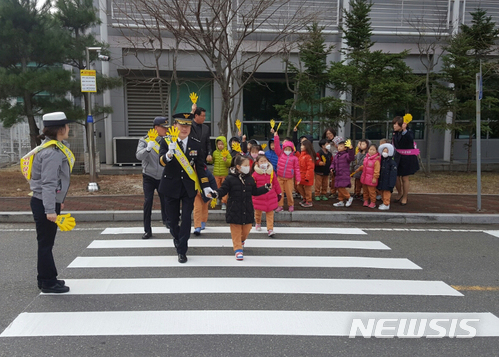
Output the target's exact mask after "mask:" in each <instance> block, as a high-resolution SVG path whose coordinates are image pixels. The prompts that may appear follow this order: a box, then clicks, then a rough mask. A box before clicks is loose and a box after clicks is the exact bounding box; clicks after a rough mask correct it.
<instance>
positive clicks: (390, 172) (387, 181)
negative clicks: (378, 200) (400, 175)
mask: <svg viewBox="0 0 499 357" xmlns="http://www.w3.org/2000/svg"><path fill="white" fill-rule="evenodd" d="M394 151H395V148H394V147H393V145H392V144H388V143H387V144H383V145H381V146H380V147H379V148H378V153H380V154H381V156H382V158H381V170H380V174H379V180H378V186H377V189H378V190H379V191H380V192H381V197H382V198H383V204H381V205H380V206H379V207H378V208H379V209H380V210H382V211H386V210H389V209H390V199H391V197H392V192H393V188H394V187H395V184H396V182H397V164H396V163H395V160H393V153H394Z"/></svg>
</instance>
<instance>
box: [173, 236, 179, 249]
mask: <svg viewBox="0 0 499 357" xmlns="http://www.w3.org/2000/svg"><path fill="white" fill-rule="evenodd" d="M179 244H180V243H179V242H178V239H175V238H173V245H174V246H175V249H177V248H178V245H179Z"/></svg>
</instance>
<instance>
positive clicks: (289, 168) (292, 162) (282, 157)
mask: <svg viewBox="0 0 499 357" xmlns="http://www.w3.org/2000/svg"><path fill="white" fill-rule="evenodd" d="M287 147H290V148H291V149H293V151H295V146H294V145H293V143H292V142H290V141H288V142H285V143H284V144H282V149H281V145H280V143H279V136H278V135H276V136H274V150H275V153H276V154H277V156H278V157H279V160H277V175H278V176H279V177H283V178H286V179H291V178H293V177H294V178H295V181H296V182H300V181H301V176H300V163H299V161H298V158H297V157H296V156H295V155H293V153H291V155H289V156H288V155H286V154H285V153H284V149H285V148H287Z"/></svg>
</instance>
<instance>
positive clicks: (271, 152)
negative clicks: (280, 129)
mask: <svg viewBox="0 0 499 357" xmlns="http://www.w3.org/2000/svg"><path fill="white" fill-rule="evenodd" d="M274 146H275V143H274V139H270V140H269V146H268V148H269V149H268V150H267V151H266V152H265V156H266V157H267V160H269V162H270V163H271V164H272V166H273V167H274V171H275V172H277V160H278V159H279V157H278V156H277V154H276V152H275V149H274Z"/></svg>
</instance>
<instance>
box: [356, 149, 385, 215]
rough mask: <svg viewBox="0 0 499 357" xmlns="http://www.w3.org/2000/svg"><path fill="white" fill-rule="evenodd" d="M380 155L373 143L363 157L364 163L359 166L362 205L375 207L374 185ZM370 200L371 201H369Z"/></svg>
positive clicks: (376, 183) (376, 178)
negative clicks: (362, 197)
mask: <svg viewBox="0 0 499 357" xmlns="http://www.w3.org/2000/svg"><path fill="white" fill-rule="evenodd" d="M379 162H380V155H379V154H378V147H377V146H376V145H375V144H371V146H369V151H368V152H367V155H366V157H365V158H364V163H363V165H362V166H361V167H359V169H358V170H359V171H361V170H362V176H361V177H360V182H362V190H363V191H364V207H369V208H376V186H377V185H378V178H379V168H380V164H379ZM369 200H371V203H369Z"/></svg>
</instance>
